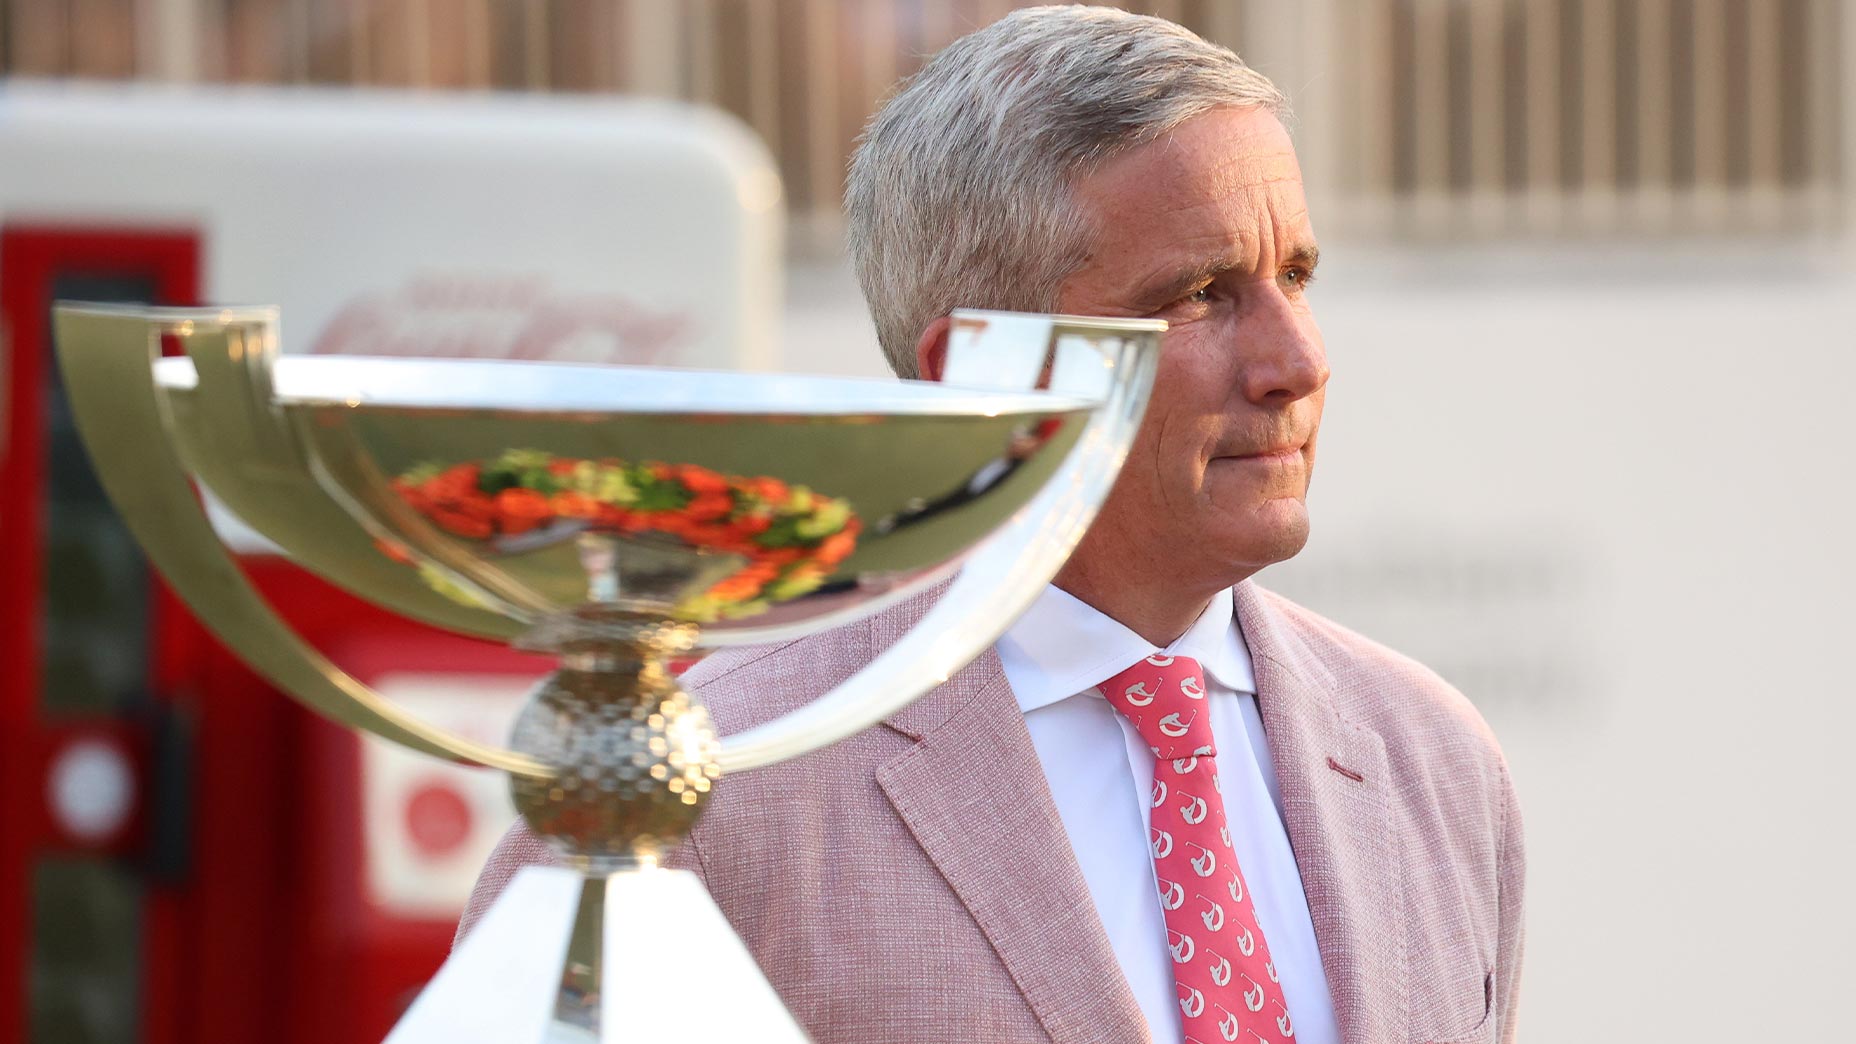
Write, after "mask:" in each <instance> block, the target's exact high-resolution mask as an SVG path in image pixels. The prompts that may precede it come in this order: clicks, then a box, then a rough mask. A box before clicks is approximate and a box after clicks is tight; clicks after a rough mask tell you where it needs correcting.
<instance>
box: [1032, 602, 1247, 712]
mask: <svg viewBox="0 0 1856 1044" xmlns="http://www.w3.org/2000/svg"><path fill="white" fill-rule="evenodd" d="M997 648H998V652H999V661H1000V664H1001V665H1002V666H1003V667H1004V668H1005V675H1006V680H1007V681H1008V682H1010V683H1011V686H1012V692H1013V694H1014V695H1016V696H1017V697H1018V706H1019V709H1020V710H1022V711H1024V712H1025V713H1027V714H1029V713H1030V712H1032V711H1034V710H1037V709H1038V708H1040V707H1046V706H1049V705H1050V704H1053V703H1056V702H1057V701H1058V700H1062V699H1067V698H1068V697H1071V696H1074V695H1076V694H1078V693H1082V692H1087V693H1089V694H1091V695H1098V694H1097V693H1096V692H1095V686H1096V685H1098V684H1099V683H1101V681H1102V680H1103V679H1105V678H1108V677H1110V676H1112V675H1114V674H1115V673H1116V672H1118V671H1121V670H1124V669H1126V668H1128V667H1129V666H1132V665H1133V664H1134V663H1135V661H1137V660H1140V659H1142V658H1143V657H1147V656H1152V655H1154V654H1155V653H1160V652H1164V653H1167V654H1169V655H1174V656H1189V657H1191V658H1192V659H1194V660H1197V661H1198V662H1199V666H1200V667H1202V668H1204V669H1205V673H1206V674H1207V675H1209V676H1210V679H1209V680H1210V681H1212V682H1213V683H1215V684H1217V685H1220V686H1223V687H1225V688H1228V689H1231V690H1233V691H1236V692H1249V693H1254V692H1256V691H1257V681H1256V674H1255V671H1254V669H1253V668H1252V666H1251V662H1250V649H1249V647H1248V646H1246V645H1245V644H1244V635H1243V632H1242V631H1240V630H1239V629H1238V626H1237V608H1236V604H1235V602H1234V601H1233V599H1232V595H1231V591H1230V589H1229V588H1226V589H1224V590H1222V591H1219V592H1218V593H1217V594H1216V595H1214V596H1212V600H1211V601H1210V602H1209V603H1207V604H1206V606H1205V611H1204V612H1202V613H1200V614H1199V618H1198V619H1197V620H1195V621H1193V624H1192V626H1191V627H1189V628H1187V629H1186V633H1185V634H1182V635H1180V636H1179V639H1178V640H1177V641H1175V642H1173V644H1171V645H1169V646H1167V647H1166V648H1165V649H1161V648H1159V647H1157V646H1154V645H1152V644H1150V643H1149V642H1148V641H1147V640H1146V639H1144V638H1142V637H1141V636H1140V635H1138V634H1135V633H1134V632H1133V631H1130V630H1129V629H1128V628H1127V627H1125V626H1123V625H1122V624H1121V623H1119V622H1117V621H1116V620H1114V619H1112V618H1111V617H1109V616H1108V615H1107V614H1105V613H1103V612H1102V611H1101V610H1099V609H1097V608H1096V607H1094V606H1092V605H1090V604H1088V603H1087V602H1084V601H1083V600H1081V599H1079V598H1077V597H1076V596H1075V595H1072V594H1070V593H1069V592H1068V591H1064V590H1062V589H1060V588H1058V587H1056V586H1046V587H1045V588H1044V591H1043V593H1042V594H1040V595H1038V598H1037V601H1035V602H1033V603H1031V608H1030V609H1027V610H1026V611H1025V614H1024V615H1023V616H1021V617H1019V618H1018V622H1016V623H1014V624H1013V625H1012V626H1011V627H1010V628H1009V629H1008V630H1007V631H1006V632H1005V634H1004V635H1002V636H1000V638H999V643H998V646H997Z"/></svg>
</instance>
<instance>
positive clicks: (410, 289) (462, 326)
mask: <svg viewBox="0 0 1856 1044" xmlns="http://www.w3.org/2000/svg"><path fill="white" fill-rule="evenodd" d="M693 325H694V324H693V323H692V322H691V320H690V318H689V317H688V315H686V314H684V313H680V312H659V311H653V310H651V309H648V308H645V307H643V306H640V305H639V304H637V303H636V302H634V301H631V300H629V299H627V298H624V297H621V296H618V295H616V294H606V295H586V294H572V295H570V294H562V293H559V292H558V291H556V290H554V289H553V288H551V287H549V286H548V284H547V283H546V281H544V280H542V279H539V278H521V277H506V276H474V275H428V276H421V277H418V278H416V279H414V280H413V281H412V282H410V283H408V284H407V285H406V286H404V287H402V288H401V289H399V290H396V291H390V292H383V293H370V294H364V295H362V296H359V297H356V298H354V299H352V300H351V301H349V302H348V303H347V304H345V305H343V306H342V307H341V308H340V309H339V310H338V311H337V312H336V314H335V318H334V319H332V320H330V322H329V324H328V325H327V326H325V327H323V329H322V332H321V333H320V334H319V335H318V336H317V338H316V340H315V343H314V344H313V345H312V346H311V348H310V350H311V351H312V352H315V353H317V354H323V355H394V356H429V357H433V358H465V359H532V360H548V361H553V362H593V363H624V364H629V365H662V364H666V363H672V362H675V361H676V360H675V359H674V356H675V354H676V352H677V350H678V349H679V348H681V347H683V346H684V345H685V344H687V343H688V342H689V340H690V339H691V336H692V334H693Z"/></svg>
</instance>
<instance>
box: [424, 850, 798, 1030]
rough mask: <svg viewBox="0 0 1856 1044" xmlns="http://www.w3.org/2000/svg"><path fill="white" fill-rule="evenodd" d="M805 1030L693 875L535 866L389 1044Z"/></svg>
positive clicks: (466, 943) (505, 895)
mask: <svg viewBox="0 0 1856 1044" xmlns="http://www.w3.org/2000/svg"><path fill="white" fill-rule="evenodd" d="M808 1039H809V1038H807V1036H806V1035H805V1033H804V1032H803V1031H802V1030H800V1028H799V1026H798V1025H797V1024H796V1023H794V1021H793V1017H792V1016H791V1015H790V1014H788V1013H787V1011H786V1008H785V1006H784V1005H782V1004H781V1003H780V999H779V997H778V996H777V995H776V994H775V993H774V992H773V987H772V986H770V985H768V983H767V980H766V978H765V977H764V976H763V975H762V974H761V972H760V968H759V966H757V965H756V964H755V963H754V959H753V957H751V956H749V954H748V952H747V947H745V946H744V945H742V942H741V939H740V938H739V937H738V936H736V935H735V932H734V929H733V928H731V927H730V926H729V924H728V921H727V920H726V919H725V918H723V916H722V912H721V910H719V909H717V908H716V905H715V901H714V900H713V899H711V898H710V897H709V893H708V892H707V891H706V890H705V889H704V888H703V886H702V882H701V881H699V880H697V878H696V875H694V874H692V873H690V872H688V871H685V870H664V869H659V868H656V867H650V868H643V867H640V868H635V869H626V870H621V871H617V872H615V873H612V874H609V875H607V876H605V877H584V876H582V875H581V874H579V873H578V872H576V871H573V870H567V869H561V868H558V867H535V866H531V867H527V868H525V869H523V870H522V871H521V872H520V873H519V874H517V875H516V877H515V879H514V880H512V881H511V882H509V886H508V888H507V889H505V890H504V892H503V894H502V896H501V897H500V898H498V899H497V900H496V903H495V905H493V906H491V907H490V909H489V911H488V912H487V913H486V914H484V917H483V920H482V921H480V922H479V923H478V924H477V926H476V927H475V928H474V929H473V930H472V931H471V933H470V935H468V936H466V937H465V939H464V941H463V942H462V943H461V944H460V945H459V946H458V948H457V949H456V950H454V951H453V952H452V954H451V957H450V959H449V960H447V961H445V964H444V967H442V968H440V969H439V970H438V974H437V975H436V976H434V977H433V979H432V981H431V982H430V983H429V984H427V985H426V987H425V989H424V990H423V991H421V992H420V994H419V996H418V999H416V1000H414V1001H413V1003H412V1006H411V1007H410V1008H408V1009H407V1011H406V1015H405V1017H404V1018H402V1019H401V1020H400V1022H399V1024H398V1025H397V1026H395V1027H394V1028H393V1032H392V1033H390V1034H388V1036H387V1044H441V1042H442V1044H458V1042H471V1041H483V1042H485V1044H491V1042H494V1044H529V1042H533V1044H581V1042H586V1044H592V1042H595V1041H599V1042H607V1041H622V1040H623V1041H643V1040H752V1041H772V1042H787V1041H791V1042H794V1044H803V1042H805V1041H807V1040H808Z"/></svg>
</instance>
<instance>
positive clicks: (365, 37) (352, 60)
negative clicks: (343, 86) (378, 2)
mask: <svg viewBox="0 0 1856 1044" xmlns="http://www.w3.org/2000/svg"><path fill="white" fill-rule="evenodd" d="M342 6H343V10H344V11H345V12H346V14H347V17H348V70H349V76H350V77H351V78H352V80H353V82H354V83H355V84H357V85H364V84H369V83H372V82H373V81H374V75H373V67H374V24H373V19H372V18H370V17H369V11H370V9H371V8H370V5H369V4H368V0H347V3H345V4H343V5H342Z"/></svg>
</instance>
